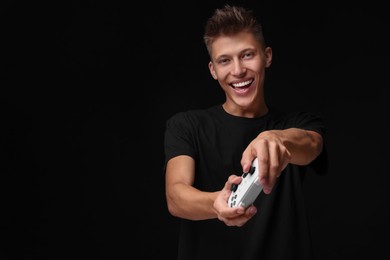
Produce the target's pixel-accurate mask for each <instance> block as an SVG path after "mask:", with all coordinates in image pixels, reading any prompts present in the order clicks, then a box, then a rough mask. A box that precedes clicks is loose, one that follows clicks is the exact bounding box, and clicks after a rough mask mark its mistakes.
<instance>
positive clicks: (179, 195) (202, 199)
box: [167, 183, 218, 220]
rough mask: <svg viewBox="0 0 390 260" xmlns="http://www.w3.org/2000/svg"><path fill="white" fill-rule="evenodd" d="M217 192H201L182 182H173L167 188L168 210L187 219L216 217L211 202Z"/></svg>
mask: <svg viewBox="0 0 390 260" xmlns="http://www.w3.org/2000/svg"><path fill="white" fill-rule="evenodd" d="M217 195H218V192H203V191H200V190H198V189H196V188H194V187H192V186H190V185H186V184H184V183H175V184H172V185H171V187H169V189H168V190H167V203H168V210H169V212H170V213H171V214H172V215H173V216H176V217H180V218H185V219H189V220H204V219H211V218H216V217H217V215H216V212H215V210H214V207H213V203H214V201H215V199H216V197H217Z"/></svg>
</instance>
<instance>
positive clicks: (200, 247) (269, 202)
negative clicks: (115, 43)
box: [165, 105, 325, 260]
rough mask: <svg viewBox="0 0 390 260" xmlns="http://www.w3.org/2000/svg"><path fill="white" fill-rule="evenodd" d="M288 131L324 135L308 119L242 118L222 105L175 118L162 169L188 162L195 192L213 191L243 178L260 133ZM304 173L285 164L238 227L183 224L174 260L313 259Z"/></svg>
mask: <svg viewBox="0 0 390 260" xmlns="http://www.w3.org/2000/svg"><path fill="white" fill-rule="evenodd" d="M291 127H296V128H302V129H306V130H313V131H316V132H318V133H320V134H322V135H324V134H325V127H324V124H323V122H322V120H321V118H320V117H319V116H317V115H315V114H312V113H305V112H294V113H289V114H287V113H282V112H279V111H276V110H274V109H270V110H269V113H268V114H267V115H265V116H263V117H259V118H244V117H236V116H232V115H230V114H228V113H226V112H225V111H224V110H223V108H222V106H221V105H218V106H214V107H211V108H208V109H204V110H191V111H186V112H180V113H177V114H176V115H174V116H172V117H171V118H170V119H169V120H168V121H167V124H166V132H165V164H166V163H167V162H168V160H169V159H171V158H173V157H175V156H178V155H188V156H191V157H193V158H194V159H195V171H196V172H195V182H194V187H196V188H197V189H199V190H202V191H218V190H221V189H222V188H223V186H224V184H225V182H226V181H227V179H228V177H229V175H231V174H236V175H241V174H242V167H241V164H240V162H241V157H242V152H243V151H244V149H245V148H246V147H247V145H248V144H249V143H250V142H251V141H252V140H253V139H254V138H255V137H256V136H257V135H258V134H259V133H261V132H262V131H265V130H270V129H286V128H291ZM312 165H317V166H318V164H310V165H309V167H310V166H312ZM306 169H307V168H306V167H303V166H297V165H292V164H289V165H288V166H287V167H286V169H285V170H284V171H283V172H282V175H281V176H280V178H279V179H278V182H277V183H276V185H275V186H274V189H273V191H272V193H271V194H269V195H265V194H264V193H261V194H260V195H259V197H258V198H257V199H256V201H255V203H254V204H255V205H256V207H257V209H258V212H257V214H256V215H255V216H254V217H253V218H252V219H251V220H249V221H248V222H247V223H246V224H245V225H244V226H243V227H228V226H226V225H225V224H224V223H223V222H221V221H219V220H218V219H211V220H201V221H192V220H186V219H182V220H181V226H180V234H179V249H178V259H180V260H192V259H197V260H207V259H210V260H216V259H224V260H225V259H232V260H233V259H234V260H238V259H240V260H246V259H248V260H253V259H262V260H268V259H269V260H271V259H272V260H277V259H283V260H287V259H300V260H305V259H312V251H311V240H310V229H309V225H308V217H307V212H306V208H305V202H304V196H303V189H302V181H303V177H304V174H305V171H306Z"/></svg>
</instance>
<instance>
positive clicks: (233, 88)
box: [209, 32, 272, 110]
mask: <svg viewBox="0 0 390 260" xmlns="http://www.w3.org/2000/svg"><path fill="white" fill-rule="evenodd" d="M211 50H212V51H211V56H212V60H211V62H210V63H209V69H210V72H211V75H212V76H213V78H214V79H216V80H218V82H219V84H220V85H221V87H222V89H223V90H224V92H225V93H226V98H227V103H228V105H229V106H232V108H233V109H234V110H235V108H234V107H237V106H238V107H239V109H252V108H253V106H254V104H256V103H258V101H259V99H261V100H262V99H263V83H264V75H265V68H267V67H269V66H270V64H271V60H272V50H271V48H269V47H268V48H265V49H264V48H263V47H262V46H261V45H260V43H259V42H258V41H257V40H256V38H255V37H254V36H253V35H252V34H251V33H248V32H241V33H239V34H236V35H233V36H221V37H219V38H217V39H216V40H215V41H214V42H213V43H212V45H211Z"/></svg>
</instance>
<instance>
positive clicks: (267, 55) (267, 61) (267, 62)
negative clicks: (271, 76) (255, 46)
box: [264, 47, 272, 68]
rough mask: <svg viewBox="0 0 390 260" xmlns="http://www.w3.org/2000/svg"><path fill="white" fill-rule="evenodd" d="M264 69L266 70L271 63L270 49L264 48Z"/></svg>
mask: <svg viewBox="0 0 390 260" xmlns="http://www.w3.org/2000/svg"><path fill="white" fill-rule="evenodd" d="M264 53H265V67H266V68H268V67H270V66H271V63H272V49H271V47H266V48H265V52H264Z"/></svg>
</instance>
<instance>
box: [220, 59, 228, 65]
mask: <svg viewBox="0 0 390 260" xmlns="http://www.w3.org/2000/svg"><path fill="white" fill-rule="evenodd" d="M228 62H229V60H228V59H220V60H218V63H219V64H227V63H228Z"/></svg>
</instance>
